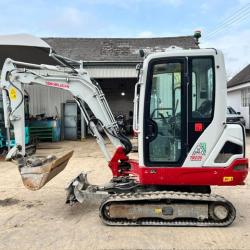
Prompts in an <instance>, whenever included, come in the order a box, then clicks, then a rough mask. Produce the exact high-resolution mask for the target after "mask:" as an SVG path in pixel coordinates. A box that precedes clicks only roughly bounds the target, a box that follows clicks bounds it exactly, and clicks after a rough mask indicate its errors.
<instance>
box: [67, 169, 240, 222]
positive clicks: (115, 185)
mask: <svg viewBox="0 0 250 250" xmlns="http://www.w3.org/2000/svg"><path fill="white" fill-rule="evenodd" d="M120 180H121V179H120ZM164 189H165V190H164ZM66 190H67V192H68V195H67V202H68V203H74V202H77V201H78V202H81V203H83V202H84V201H85V200H87V199H93V198H99V199H100V198H101V199H102V202H101V205H100V208H99V215H100V218H101V220H102V222H103V223H104V224H106V225H110V226H141V225H143V226H199V227H204V226H205V227H225V226H229V225H230V224H231V223H232V222H233V221H234V219H235V216H236V210H235V208H234V206H233V205H232V204H231V203H230V202H229V201H227V200H226V199H224V198H223V197H222V196H218V195H212V194H210V188H209V187H198V188H197V187H193V189H192V188H191V187H189V189H188V190H187V191H188V192H184V190H185V189H184V187H182V189H180V190H181V191H177V190H178V187H175V189H174V190H175V191H171V188H170V187H155V186H151V187H143V186H140V185H138V184H136V183H135V182H134V181H133V180H129V179H128V178H125V179H123V181H122V182H117V181H113V182H110V183H109V184H108V185H106V186H103V187H99V186H94V185H90V184H89V183H88V180H87V174H85V173H82V174H80V175H79V176H78V177H77V178H75V179H74V180H73V181H72V182H71V184H70V185H69V186H68V187H67V189H66Z"/></svg>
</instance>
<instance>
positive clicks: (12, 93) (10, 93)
mask: <svg viewBox="0 0 250 250" xmlns="http://www.w3.org/2000/svg"><path fill="white" fill-rule="evenodd" d="M9 95H10V99H11V100H16V89H15V88H13V87H11V88H10V90H9Z"/></svg>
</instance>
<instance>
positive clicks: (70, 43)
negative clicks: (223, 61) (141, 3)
mask: <svg viewBox="0 0 250 250" xmlns="http://www.w3.org/2000/svg"><path fill="white" fill-rule="evenodd" d="M4 39H6V42H5V43H3V45H2V46H1V48H2V50H1V53H0V62H1V63H2V64H3V62H4V60H5V58H6V57H10V56H9V55H11V57H12V58H13V56H14V59H15V60H22V61H23V60H24V59H21V58H25V60H26V61H27V62H31V63H37V62H36V55H37V56H38V54H39V53H41V50H40V49H38V48H36V47H33V48H32V47H30V49H31V50H30V53H29V48H28V47H26V49H25V50H22V48H21V47H20V46H12V47H9V48H8V47H6V46H5V44H9V43H10V42H11V44H12V45H16V44H15V42H14V41H15V39H16V40H18V41H22V44H24V45H28V46H31V44H30V43H31V41H34V39H37V38H34V37H29V35H13V36H5V38H4ZM42 39H43V40H44V42H46V44H49V45H50V46H51V47H52V48H53V50H55V51H56V53H57V54H59V55H62V56H64V57H68V58H71V59H74V60H83V62H84V67H85V68H86V69H87V71H88V72H89V74H90V76H91V77H92V78H94V79H95V80H96V81H98V83H99V84H100V86H101V88H102V89H103V92H104V94H105V96H106V98H107V101H108V103H109V105H110V108H111V110H112V112H113V114H114V115H115V116H116V115H120V114H122V115H125V116H126V117H127V118H128V117H129V114H131V112H130V111H133V97H134V87H135V84H136V82H137V74H138V72H137V71H136V65H137V64H138V63H140V62H142V58H141V57H140V55H139V50H140V49H143V50H144V51H145V52H146V53H151V52H156V51H165V50H166V49H167V48H169V47H171V46H176V47H181V48H184V49H189V48H197V45H196V43H195V39H194V38H193V36H182V37H162V38H50V37H48V38H42ZM36 42H37V43H38V44H40V43H42V42H43V41H41V40H40V41H36ZM0 44H1V43H0ZM41 46H44V44H41ZM45 47H46V46H45ZM27 48H28V49H27ZM6 49H9V50H11V51H7V50H6ZM12 50H15V51H12ZM46 53H48V52H46ZM21 54H22V55H21ZM1 55H2V56H1ZM42 56H43V55H39V57H42ZM42 61H43V63H50V62H48V58H43V60H42ZM53 62H54V61H53ZM25 88H26V91H27V92H28V94H29V96H30V102H29V113H30V115H31V116H34V117H36V116H37V115H39V114H43V116H45V117H55V116H56V117H59V118H63V115H62V114H63V105H62V104H63V103H66V102H68V101H73V96H72V95H71V94H70V93H68V92H67V91H65V90H61V89H56V88H47V87H44V86H38V85H36V86H26V87H25ZM72 119H73V118H72ZM74 119H75V118H74ZM77 119H78V120H79V116H78V118H77ZM75 120H76V119H75ZM81 121H82V119H81ZM83 127H84V126H83V125H82V122H81V129H80V130H81V131H84V130H86V129H84V128H83ZM81 134H82V137H84V135H83V132H81Z"/></svg>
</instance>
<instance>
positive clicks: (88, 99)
mask: <svg viewBox="0 0 250 250" xmlns="http://www.w3.org/2000/svg"><path fill="white" fill-rule="evenodd" d="M141 52H142V53H141V54H142V56H143V63H141V64H139V65H138V66H137V70H138V82H137V84H136V85H135V94H134V118H133V129H134V131H135V132H136V133H137V134H138V158H139V160H133V159H130V158H129V153H130V151H131V148H132V146H131V143H130V140H129V139H128V138H127V137H126V136H125V135H124V134H123V133H122V132H121V131H120V130H119V126H118V125H117V122H116V120H115V119H114V116H113V114H112V112H111V110H110V108H109V105H108V103H107V101H106V99H105V96H104V93H103V92H102V90H101V88H100V86H99V85H98V83H97V82H96V81H95V80H93V79H91V77H90V75H89V74H88V72H87V71H86V70H85V69H84V65H83V62H82V61H79V62H78V61H74V60H71V59H69V58H65V57H62V56H60V55H57V54H56V53H54V52H51V53H50V56H51V57H53V58H54V59H56V61H57V62H58V65H49V64H35V63H27V62H22V61H18V60H13V59H10V58H8V59H6V61H5V63H4V65H3V68H2V73H1V89H2V95H3V100H4V115H5V117H4V118H5V126H6V127H7V128H8V127H9V126H10V124H12V126H13V128H14V134H15V140H16V146H15V147H13V148H12V149H11V150H10V151H9V152H8V155H7V157H6V158H7V159H9V160H11V159H14V160H15V162H16V163H17V165H18V169H19V172H20V175H21V177H22V181H23V184H24V185H25V186H26V187H27V188H28V189H30V190H38V189H40V188H42V187H43V186H44V185H45V184H46V183H47V182H48V181H50V180H51V179H52V178H53V177H55V176H56V175H57V174H58V173H60V172H61V171H62V170H63V169H64V168H65V166H66V165H67V163H68V161H69V160H70V158H71V156H72V154H73V151H70V152H68V153H66V154H64V155H63V156H61V157H57V158H56V157H54V156H48V157H45V158H39V157H36V156H30V155H28V154H26V150H25V125H24V88H25V86H27V85H34V86H35V85H43V86H47V87H48V88H58V89H63V90H65V91H69V92H70V93H71V94H72V95H73V96H74V99H75V101H76V103H77V104H78V106H79V108H80V110H81V113H82V115H83V117H84V119H85V121H86V123H87V125H88V127H89V130H90V131H91V133H92V134H93V136H94V137H95V139H96V141H97V143H98V145H99V147H100V149H101V151H102V152H103V155H104V157H105V158H106V160H107V162H108V167H109V168H110V170H111V171H112V175H113V177H112V179H111V180H110V182H109V183H107V184H106V185H103V186H97V185H92V184H90V183H89V182H88V179H87V174H86V173H84V172H82V173H81V174H80V175H78V176H77V177H76V178H75V179H74V180H73V181H72V182H71V183H70V184H69V185H68V187H67V188H66V190H67V203H70V204H73V203H75V202H81V203H83V202H85V201H86V200H87V199H88V198H89V197H92V196H98V195H99V196H100V197H102V198H103V199H102V202H101V205H100V209H99V215H100V218H101V220H102V222H103V223H104V224H106V225H112V226H116V225H118V226H130V225H131V226H139V225H140V226H150V225H151V226H200V227H202V226H206V227H224V226H228V225H230V224H231V223H232V222H233V221H234V219H235V217H236V210H235V208H234V206H233V205H232V204H231V203H230V202H229V201H228V200H226V199H225V198H223V197H222V196H219V195H215V194H211V188H210V187H211V186H236V185H244V180H245V179H246V177H247V174H248V159H247V158H246V157H245V130H244V127H243V126H242V125H241V124H229V123H226V96H227V92H226V72H225V66H224V59H223V54H222V52H220V51H219V50H216V49H181V48H177V47H171V48H169V49H166V50H165V51H164V52H155V53H151V54H147V55H145V54H144V53H143V51H141ZM143 54H144V55H143ZM86 107H87V108H86ZM89 111H91V112H92V113H93V114H94V116H91V115H90V114H89ZM100 127H101V129H102V131H104V132H105V137H107V138H108V139H109V140H110V142H111V143H112V145H113V146H114V152H113V153H112V154H111V153H110V152H109V151H110V150H108V149H107V147H106V144H105V139H104V134H103V133H101V132H100V129H98V128H100Z"/></svg>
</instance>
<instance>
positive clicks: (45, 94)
mask: <svg viewBox="0 0 250 250" xmlns="http://www.w3.org/2000/svg"><path fill="white" fill-rule="evenodd" d="M25 89H26V91H27V92H28V93H29V95H30V103H29V109H30V115H33V116H35V115H37V114H42V113H45V114H46V116H56V115H57V111H58V113H59V116H60V115H61V103H63V102H66V101H67V100H72V99H73V96H72V95H71V94H70V93H69V92H68V91H65V90H62V89H56V88H48V87H45V86H40V85H35V86H27V87H25Z"/></svg>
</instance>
